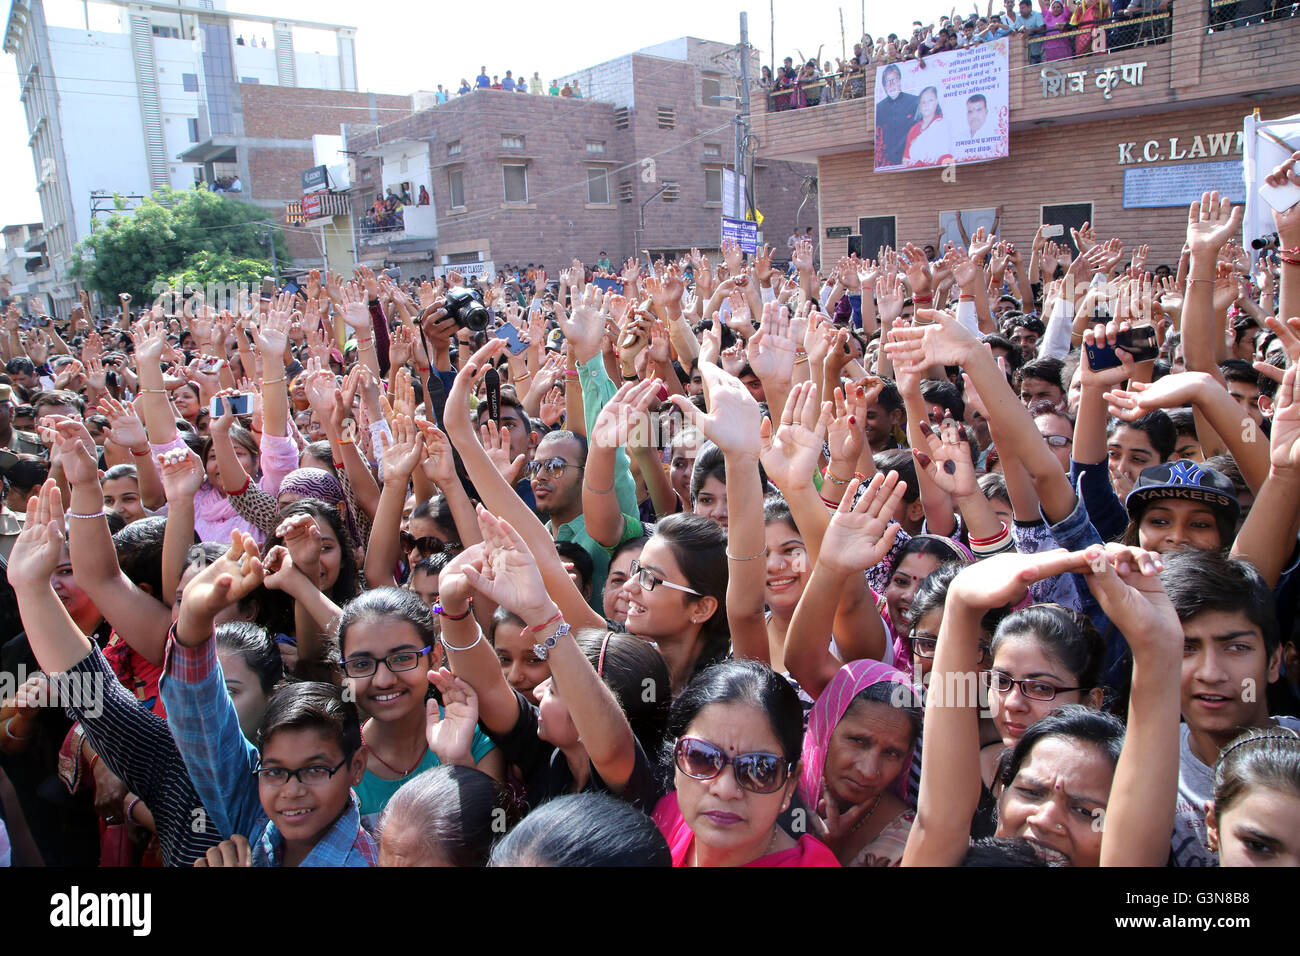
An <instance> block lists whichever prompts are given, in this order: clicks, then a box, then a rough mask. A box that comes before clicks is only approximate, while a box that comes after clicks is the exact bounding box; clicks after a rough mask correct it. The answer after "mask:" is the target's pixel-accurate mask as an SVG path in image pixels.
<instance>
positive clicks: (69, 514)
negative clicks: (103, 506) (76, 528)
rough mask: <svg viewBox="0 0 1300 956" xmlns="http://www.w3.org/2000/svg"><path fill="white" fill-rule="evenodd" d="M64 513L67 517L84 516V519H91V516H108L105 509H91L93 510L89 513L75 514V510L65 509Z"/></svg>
mask: <svg viewBox="0 0 1300 956" xmlns="http://www.w3.org/2000/svg"><path fill="white" fill-rule="evenodd" d="M64 515H66V516H67V517H69V518H86V519H92V518H107V517H108V512H107V511H93V512H89V513H87V514H77V512H75V511H65V512H64Z"/></svg>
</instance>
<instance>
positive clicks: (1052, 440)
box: [1043, 435, 1074, 448]
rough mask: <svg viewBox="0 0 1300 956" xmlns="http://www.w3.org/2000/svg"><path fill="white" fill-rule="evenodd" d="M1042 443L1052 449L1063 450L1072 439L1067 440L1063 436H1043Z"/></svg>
mask: <svg viewBox="0 0 1300 956" xmlns="http://www.w3.org/2000/svg"><path fill="white" fill-rule="evenodd" d="M1043 441H1045V442H1047V444H1049V445H1051V446H1052V447H1053V448H1064V447H1065V446H1066V445H1069V444H1070V443H1072V442H1073V441H1074V439H1073V438H1067V437H1066V436H1065V435H1044V436H1043Z"/></svg>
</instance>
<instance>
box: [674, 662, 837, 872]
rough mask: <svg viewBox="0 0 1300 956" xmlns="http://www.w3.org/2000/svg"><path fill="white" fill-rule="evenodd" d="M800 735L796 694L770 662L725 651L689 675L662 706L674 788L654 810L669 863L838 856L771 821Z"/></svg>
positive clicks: (779, 808)
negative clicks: (666, 708)
mask: <svg viewBox="0 0 1300 956" xmlns="http://www.w3.org/2000/svg"><path fill="white" fill-rule="evenodd" d="M802 744H803V708H802V706H801V705H800V703H799V698H798V696H796V694H795V692H794V689H793V688H792V687H791V686H790V684H789V682H788V681H786V680H785V678H783V677H781V676H780V675H778V674H776V673H775V672H774V671H772V670H771V668H768V667H765V666H764V665H762V664H759V663H757V662H756V661H727V662H724V663H722V664H718V665H716V666H714V667H710V668H708V669H707V670H705V671H704V672H703V673H701V674H700V675H699V676H697V677H696V678H695V679H694V680H692V681H691V683H690V685H689V686H688V687H687V688H686V690H684V691H683V692H682V693H681V694H679V695H678V696H677V698H676V699H675V700H674V701H673V706H672V710H671V711H670V713H669V716H668V742H667V746H666V747H665V755H666V757H667V759H668V761H670V767H669V768H667V769H668V770H669V772H671V774H672V781H673V791H672V792H671V793H669V794H668V795H667V796H665V797H664V798H663V799H662V800H660V801H659V805H658V806H657V807H656V808H655V812H654V819H655V822H656V823H657V824H659V829H660V830H661V831H662V832H663V834H664V837H665V838H666V839H667V840H668V847H669V849H670V850H671V851H672V856H673V866H838V865H839V863H838V861H836V859H835V855H834V854H833V853H831V851H830V850H829V849H828V848H827V847H826V846H825V844H823V843H821V842H820V841H819V840H817V839H816V838H815V837H813V836H811V835H809V834H806V833H805V834H803V835H802V836H801V837H799V838H798V839H797V840H796V839H795V838H794V837H793V836H791V835H790V834H789V833H787V832H786V831H785V830H784V829H783V828H782V827H781V825H780V824H779V822H778V820H779V818H780V816H781V815H782V814H783V813H785V812H786V810H788V809H789V807H790V802H791V800H792V799H793V797H794V793H795V788H796V786H797V785H798V782H799V773H800V770H801V769H802V764H801V762H800V751H801V747H802Z"/></svg>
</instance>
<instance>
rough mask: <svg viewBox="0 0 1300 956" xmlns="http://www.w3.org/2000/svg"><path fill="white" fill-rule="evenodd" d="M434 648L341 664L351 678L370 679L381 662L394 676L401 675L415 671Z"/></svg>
mask: <svg viewBox="0 0 1300 956" xmlns="http://www.w3.org/2000/svg"><path fill="white" fill-rule="evenodd" d="M432 648H433V645H429V646H427V647H422V648H420V649H419V650H418V651H397V652H395V653H393V654H389V655H388V656H387V657H384V658H379V659H376V658H374V657H352V658H349V659H348V660H346V661H340V662H339V663H340V666H341V667H342V668H343V673H345V674H347V675H348V676H349V677H369V676H370V675H371V674H373V673H375V671H377V670H379V664H380V661H382V662H383V663H384V664H385V665H386V666H387V667H388V669H389V670H390V671H392V672H393V673H394V674H400V673H401V672H402V671H409V670H415V668H416V667H417V666H418V665H419V663H420V658H421V657H423V656H424V655H425V654H427V653H429V651H430V650H432Z"/></svg>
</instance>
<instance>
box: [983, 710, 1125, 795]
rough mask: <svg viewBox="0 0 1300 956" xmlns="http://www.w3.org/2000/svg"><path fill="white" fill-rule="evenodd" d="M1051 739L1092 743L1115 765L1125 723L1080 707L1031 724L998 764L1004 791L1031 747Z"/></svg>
mask: <svg viewBox="0 0 1300 956" xmlns="http://www.w3.org/2000/svg"><path fill="white" fill-rule="evenodd" d="M1053 737H1055V738H1064V739H1066V740H1075V741H1079V742H1080V743H1085V744H1092V745H1093V746H1094V747H1096V748H1097V749H1099V750H1100V751H1101V752H1102V753H1103V754H1105V756H1106V758H1107V759H1108V760H1109V761H1110V763H1111V766H1114V765H1115V764H1117V763H1118V762H1119V753H1120V750H1121V749H1123V747H1124V724H1123V722H1122V721H1121V720H1120V719H1119V718H1118V717H1115V716H1113V715H1112V714H1108V713H1105V712H1103V711H1100V710H1093V709H1092V708H1091V707H1085V706H1083V705H1082V704H1066V705H1065V706H1064V707H1058V708H1056V709H1055V710H1053V711H1052V712H1051V713H1050V714H1048V715H1046V716H1045V717H1041V718H1039V719H1038V720H1036V721H1034V722H1033V723H1032V724H1030V725H1029V727H1028V728H1027V729H1026V730H1025V732H1024V735H1023V736H1021V738H1020V739H1019V740H1018V741H1016V745H1015V747H1014V748H1012V750H1011V752H1010V755H1009V756H1004V759H1003V760H1002V761H1001V762H1000V763H999V764H998V771H997V776H998V782H999V783H1000V784H1002V786H1003V787H1004V788H1005V787H1009V786H1011V783H1012V781H1013V780H1015V779H1016V774H1018V773H1019V772H1020V767H1021V766H1022V765H1023V764H1024V762H1025V761H1026V760H1028V759H1029V754H1030V753H1031V752H1032V751H1033V749H1034V747H1035V746H1036V745H1037V744H1038V743H1039V742H1041V741H1043V740H1047V739H1050V738H1053Z"/></svg>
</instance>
